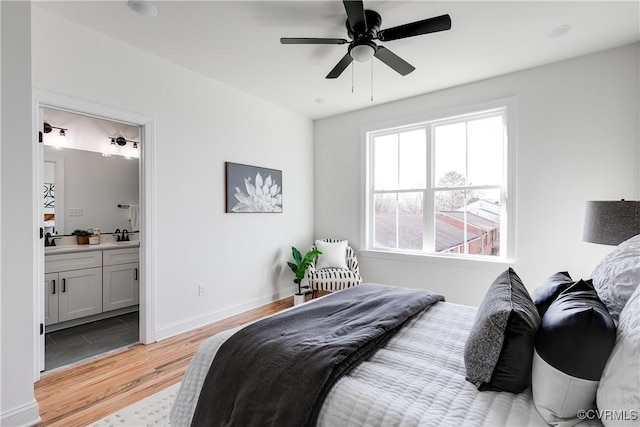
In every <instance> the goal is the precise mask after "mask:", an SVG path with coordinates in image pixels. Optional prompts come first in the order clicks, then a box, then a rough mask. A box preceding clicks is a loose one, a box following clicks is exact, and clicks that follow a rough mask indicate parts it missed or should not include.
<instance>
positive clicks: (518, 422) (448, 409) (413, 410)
mask: <svg viewBox="0 0 640 427" xmlns="http://www.w3.org/2000/svg"><path fill="white" fill-rule="evenodd" d="M637 237H638V238H637V239H636V241H635V243H634V246H633V250H634V251H637V250H639V249H640V236H637ZM638 254H640V252H633V254H632V255H631V257H630V258H629V257H627V258H626V259H627V261H628V260H629V259H631V260H632V264H633V265H632V268H634V269H635V270H633V271H632V276H634V277H635V276H636V275H637V277H636V278H635V279H634V280H635V281H636V285H637V281H638V278H640V265H638V264H639V263H640V261H639V260H640V257H639V256H638ZM606 269H607V274H608V275H609V276H610V275H615V274H618V273H616V272H614V271H613V272H612V271H611V269H610V268H609V266H606ZM626 274H628V271H627V273H626ZM594 276H595V271H594ZM628 291H629V290H627V291H626V292H627V295H626V299H631V300H633V302H632V303H631V305H632V306H633V307H632V308H633V310H631V309H628V310H627V311H628V312H629V314H628V315H626V317H625V314H624V310H623V314H621V315H620V320H619V322H620V324H619V325H618V338H617V341H616V344H617V345H616V347H615V348H614V349H613V350H614V351H613V352H612V353H611V358H612V359H614V358H615V359H616V360H610V361H608V363H607V366H606V367H605V368H604V374H603V375H607V390H603V393H602V396H601V395H600V390H598V393H599V394H598V406H599V407H601V408H608V409H606V410H607V411H609V410H610V409H613V411H612V412H611V413H605V414H604V415H605V416H604V418H605V419H607V421H610V420H611V419H613V420H614V422H613V423H608V422H605V424H607V425H609V424H611V425H620V424H622V425H638V412H637V410H638V409H640V408H639V407H640V403H639V400H640V397H638V392H637V389H638V387H640V385H638V384H637V381H638V380H637V375H636V374H635V373H634V372H633V370H634V369H635V370H636V371H638V370H639V369H640V366H639V364H640V362H639V361H638V356H639V353H638V341H639V340H638V339H639V338H640V336H639V335H640V322H639V321H638V311H639V310H638V307H640V295H639V293H640V290H636V291H635V293H634V292H633V290H631V292H628ZM340 292H345V291H340ZM632 294H633V295H632ZM556 297H557V296H556ZM320 300H321V299H319V300H314V301H311V302H309V303H307V305H310V304H316V303H317V302H316V301H320ZM296 309H297V307H294V308H292V309H291V310H296ZM480 309H482V305H481V307H480V308H477V307H469V306H463V305H458V304H454V303H450V302H445V301H440V302H437V303H435V304H433V305H432V306H431V307H429V308H427V309H424V310H422V311H420V312H418V313H417V314H416V315H414V316H413V317H411V318H410V320H408V321H407V322H406V323H405V324H404V325H403V326H402V327H401V328H399V329H398V331H397V332H396V333H395V335H393V337H392V338H391V339H390V340H389V341H388V342H386V344H384V345H383V346H382V347H381V348H380V349H379V350H377V351H376V352H375V353H373V355H371V356H370V357H368V358H367V359H366V360H364V361H362V362H361V363H359V364H358V365H357V366H355V368H353V369H352V370H350V371H349V372H347V373H346V374H345V375H343V376H342V377H341V378H340V379H338V380H337V382H336V383H335V384H334V385H333V386H332V388H331V389H330V391H329V392H328V394H327V396H326V398H325V399H324V402H323V404H322V407H321V410H320V411H319V414H318V417H317V423H316V425H317V426H323V427H337V426H380V427H383V426H384V427H388V426H459V425H464V426H547V425H549V424H548V423H547V421H548V419H547V421H546V420H545V418H543V415H541V412H540V411H539V410H538V408H536V404H535V402H534V396H533V394H532V389H531V387H530V386H529V387H527V388H526V389H525V390H524V391H523V392H521V393H510V392H504V391H479V389H478V387H477V385H476V384H473V383H472V382H470V381H469V380H467V379H466V378H467V376H468V372H467V369H466V367H465V345H466V343H467V341H468V337H469V335H470V333H471V332H472V331H473V329H474V325H475V324H476V320H477V318H478V317H480V316H478V310H480ZM550 309H551V308H550ZM276 316H277V315H276ZM244 327H245V326H243V327H240V328H235V329H231V330H228V331H224V332H222V333H219V334H217V335H214V336H212V337H210V338H209V339H207V340H206V341H204V342H203V343H202V345H201V346H200V348H199V350H198V351H197V352H196V354H195V355H194V358H193V360H192V361H191V364H190V366H189V367H188V369H187V372H186V373H185V377H184V379H183V381H182V384H181V387H180V391H179V393H178V396H177V398H176V400H175V402H174V405H173V407H172V410H171V416H170V419H171V424H172V426H189V425H191V421H192V417H193V414H194V411H195V408H196V405H197V403H198V398H199V396H200V390H201V388H202V386H203V382H204V380H205V377H206V376H207V372H208V371H209V368H210V366H211V364H212V361H213V359H214V357H215V356H216V352H217V351H218V349H219V348H220V346H221V345H222V344H223V343H224V342H225V341H226V340H228V339H229V338H230V337H231V336H232V335H233V334H235V333H236V332H237V331H239V330H240V329H242V328H244ZM621 335H622V336H621ZM621 341H624V342H621ZM614 355H617V356H614ZM534 363H535V362H534ZM614 365H615V366H614ZM621 370H625V371H626V373H624V372H623V373H621V372H620V371H621ZM620 375H622V376H623V379H620V378H621V377H620ZM629 375H630V377H629ZM534 376H535V372H534ZM604 378H605V377H604V376H603V379H604ZM624 378H626V379H624ZM300 381H304V378H301V379H300ZM612 381H613V382H614V385H615V388H616V391H610V390H612V388H611V382H612ZM625 381H626V384H620V386H618V383H619V382H625ZM534 383H535V382H534ZM596 384H598V382H597V381H596ZM625 387H626V388H625ZM629 387H631V388H630V390H631V391H632V393H631V394H629V393H628V392H629ZM603 389H604V387H603ZM605 391H606V394H605ZM620 395H622V397H620ZM616 399H617V400H616ZM621 400H626V402H622V403H619V402H620V401H621ZM292 404H295V402H292ZM611 405H618V406H617V407H615V408H614V407H612V406H611ZM629 408H630V409H629ZM585 409H587V407H585ZM623 411H624V412H623ZM607 417H608V418H607ZM598 418H603V416H602V414H600V415H599V416H598V414H597V413H596V412H593V411H591V412H583V413H582V416H580V418H579V419H576V417H575V416H574V417H573V418H572V419H571V420H569V421H566V420H560V421H559V422H557V424H558V425H576V424H578V425H580V426H600V425H602V423H601V421H600V420H598Z"/></svg>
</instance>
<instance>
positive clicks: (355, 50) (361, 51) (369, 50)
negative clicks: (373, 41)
mask: <svg viewBox="0 0 640 427" xmlns="http://www.w3.org/2000/svg"><path fill="white" fill-rule="evenodd" d="M375 53H376V52H375V49H374V48H373V46H371V45H368V44H359V45H356V46H354V47H352V48H351V50H350V51H349V54H350V55H351V57H352V58H353V59H354V60H355V61H358V62H367V61H369V60H370V59H371V58H373V55H374V54H375Z"/></svg>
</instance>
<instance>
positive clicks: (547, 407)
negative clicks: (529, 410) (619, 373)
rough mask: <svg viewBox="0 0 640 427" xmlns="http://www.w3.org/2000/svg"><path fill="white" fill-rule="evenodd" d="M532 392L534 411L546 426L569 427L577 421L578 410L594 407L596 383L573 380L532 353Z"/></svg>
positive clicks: (575, 378)
mask: <svg viewBox="0 0 640 427" xmlns="http://www.w3.org/2000/svg"><path fill="white" fill-rule="evenodd" d="M532 371H533V375H532V377H531V391H532V392H533V401H534V402H535V405H536V409H537V410H538V412H540V415H542V418H544V419H545V421H546V422H547V423H549V424H552V425H556V426H562V427H569V426H573V425H576V424H578V423H579V422H580V419H579V418H577V417H576V414H578V413H579V411H588V410H590V409H593V408H592V405H593V403H592V402H593V396H595V394H596V389H597V387H598V381H590V380H584V379H582V378H577V377H573V376H571V375H568V374H565V373H564V372H562V371H559V370H558V369H556V368H554V367H553V366H551V365H549V364H548V363H547V362H545V361H544V360H543V359H542V357H540V356H539V355H538V352H537V351H536V350H534V351H533V369H532Z"/></svg>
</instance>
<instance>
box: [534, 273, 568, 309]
mask: <svg viewBox="0 0 640 427" xmlns="http://www.w3.org/2000/svg"><path fill="white" fill-rule="evenodd" d="M571 285H573V280H571V276H569V273H568V272H566V271H561V272H559V273H556V274H554V275H553V276H551V277H548V278H547V280H545V281H544V282H542V284H541V285H540V286H538V287H537V288H536V289H534V291H533V292H532V293H531V299H532V300H533V303H534V304H535V305H536V308H537V309H538V314H539V315H540V318H542V316H544V313H545V311H547V309H548V308H549V306H550V305H551V303H552V302H554V301H555V300H556V298H558V295H560V292H562V291H564V290H565V289H567V288H568V287H569V286H571Z"/></svg>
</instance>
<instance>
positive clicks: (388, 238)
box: [373, 194, 397, 248]
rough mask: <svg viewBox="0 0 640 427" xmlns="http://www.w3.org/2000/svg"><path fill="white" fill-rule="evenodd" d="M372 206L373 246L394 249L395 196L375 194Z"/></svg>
mask: <svg viewBox="0 0 640 427" xmlns="http://www.w3.org/2000/svg"><path fill="white" fill-rule="evenodd" d="M374 204H375V206H374V209H375V210H374V214H373V223H374V224H373V226H374V229H373V234H374V236H373V240H374V242H375V243H374V244H375V246H376V247H378V248H396V247H397V233H396V229H397V227H396V226H397V215H396V213H397V194H376V195H375V196H374Z"/></svg>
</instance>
